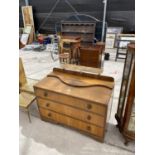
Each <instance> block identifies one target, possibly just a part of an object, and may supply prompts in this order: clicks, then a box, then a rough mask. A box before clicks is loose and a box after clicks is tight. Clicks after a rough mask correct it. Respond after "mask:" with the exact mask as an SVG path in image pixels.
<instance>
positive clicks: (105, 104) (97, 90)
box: [34, 68, 114, 142]
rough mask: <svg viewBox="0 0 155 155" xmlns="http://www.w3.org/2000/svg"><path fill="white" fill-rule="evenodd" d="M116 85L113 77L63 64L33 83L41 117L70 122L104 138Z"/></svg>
mask: <svg viewBox="0 0 155 155" xmlns="http://www.w3.org/2000/svg"><path fill="white" fill-rule="evenodd" d="M113 88H114V79H113V78H111V77H106V76H100V75H95V74H88V73H84V72H77V71H70V70H65V69H61V68H54V69H53V72H51V73H50V74H49V75H47V77H45V78H44V79H43V80H41V81H40V82H38V83H37V84H36V85H35V86H34V90H35V95H36V96H37V104H38V107H39V111H40V116H41V119H42V120H44V121H50V122H55V123H59V124H63V125H66V126H69V127H71V128H74V129H76V130H79V131H81V132H82V133H85V134H87V135H90V136H91V137H93V138H95V139H96V140H98V141H102V142H103V138H104V135H105V128H106V120H107V119H108V118H109V114H110V109H111V106H110V103H111V102H110V99H111V95H112V91H113ZM51 134H52V133H51Z"/></svg>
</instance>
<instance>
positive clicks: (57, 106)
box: [37, 97, 104, 127]
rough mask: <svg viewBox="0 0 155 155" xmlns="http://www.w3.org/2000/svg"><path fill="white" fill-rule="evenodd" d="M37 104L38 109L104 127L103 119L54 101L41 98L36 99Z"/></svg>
mask: <svg viewBox="0 0 155 155" xmlns="http://www.w3.org/2000/svg"><path fill="white" fill-rule="evenodd" d="M37 103H38V105H39V107H43V108H46V109H49V110H53V111H55V112H58V113H61V114H64V115H67V116H70V117H73V118H76V119H79V120H82V121H85V122H89V123H92V124H94V125H97V126H100V127H103V126H104V117H102V116H100V115H96V114H93V113H90V112H87V111H83V110H80V109H77V108H73V107H70V106H66V105H64V104H62V103H56V102H54V101H50V100H46V99H42V98H39V97H38V98H37Z"/></svg>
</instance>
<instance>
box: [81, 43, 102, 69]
mask: <svg viewBox="0 0 155 155" xmlns="http://www.w3.org/2000/svg"><path fill="white" fill-rule="evenodd" d="M104 49H105V44H104V43H103V44H102V45H94V46H89V47H80V49H79V64H80V65H81V66H87V67H94V68H101V67H102V54H103V52H104Z"/></svg>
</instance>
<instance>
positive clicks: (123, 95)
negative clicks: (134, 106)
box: [117, 52, 134, 118]
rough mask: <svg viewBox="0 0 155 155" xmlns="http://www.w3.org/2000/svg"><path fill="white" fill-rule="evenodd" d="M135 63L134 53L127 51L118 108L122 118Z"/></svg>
mask: <svg viewBox="0 0 155 155" xmlns="http://www.w3.org/2000/svg"><path fill="white" fill-rule="evenodd" d="M133 64H134V55H133V53H132V52H127V56H126V61H125V65H124V71H123V78H122V85H121V91H120V97H119V105H118V110H117V115H118V117H119V118H122V115H123V113H124V110H125V104H126V100H127V97H128V91H129V85H130V82H129V81H130V76H131V73H132V69H131V68H132V66H133Z"/></svg>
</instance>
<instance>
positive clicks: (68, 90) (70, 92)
mask: <svg viewBox="0 0 155 155" xmlns="http://www.w3.org/2000/svg"><path fill="white" fill-rule="evenodd" d="M83 82H84V81H83ZM77 83H79V81H77V80H70V85H68V84H66V83H64V81H62V80H61V79H59V78H57V77H54V76H52V77H46V78H44V79H43V80H41V81H40V82H39V83H37V84H36V85H35V86H34V87H36V88H41V89H44V90H47V91H51V92H55V93H58V94H63V95H66V96H72V97H74V98H79V99H82V100H86V101H88V102H89V101H90V102H95V103H98V104H101V105H107V104H108V102H109V100H110V98H111V92H112V88H109V87H106V86H101V85H99V86H97V85H92V86H86V87H85V86H80V87H79V86H75V85H77ZM84 83H85V82H84ZM92 84H93V83H92ZM47 91H46V92H47ZM47 95H48V94H47ZM42 96H44V92H43V94H42Z"/></svg>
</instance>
